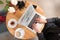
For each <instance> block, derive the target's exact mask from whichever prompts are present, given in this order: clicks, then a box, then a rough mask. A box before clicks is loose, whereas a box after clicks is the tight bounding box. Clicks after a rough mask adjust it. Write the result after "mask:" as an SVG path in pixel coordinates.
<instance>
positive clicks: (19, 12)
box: [6, 1, 45, 39]
mask: <svg viewBox="0 0 60 40" xmlns="http://www.w3.org/2000/svg"><path fill="white" fill-rule="evenodd" d="M31 3H32V2H28V1H26V2H25V8H23V9H22V10H19V9H18V8H16V7H15V8H16V9H17V10H16V12H15V13H14V14H13V13H10V12H8V13H7V16H6V26H7V25H8V21H9V20H10V19H12V18H14V19H16V20H17V21H18V20H19V18H20V17H21V15H22V14H23V13H24V12H25V10H26V8H27V7H28V6H29V4H31ZM32 4H34V5H37V4H35V3H32ZM35 10H36V11H37V12H38V13H40V14H42V15H45V14H44V12H43V10H42V9H41V8H40V7H39V6H38V5H37V8H36V9H35ZM43 26H44V25H43ZM7 28H8V30H9V32H10V33H11V34H12V35H13V36H14V33H15V30H16V29H17V28H23V29H24V30H25V33H26V34H25V36H24V38H22V39H31V38H34V37H36V34H35V33H33V32H31V31H30V30H28V29H27V28H26V27H24V26H22V25H19V24H17V26H16V27H15V28H9V27H8V26H7ZM40 30H41V29H40Z"/></svg>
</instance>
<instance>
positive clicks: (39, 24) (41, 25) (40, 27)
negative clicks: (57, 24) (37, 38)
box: [32, 18, 47, 33]
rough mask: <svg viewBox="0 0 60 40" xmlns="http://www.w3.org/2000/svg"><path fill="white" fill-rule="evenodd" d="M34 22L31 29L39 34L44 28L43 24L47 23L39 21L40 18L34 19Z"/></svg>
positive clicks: (42, 20)
mask: <svg viewBox="0 0 60 40" xmlns="http://www.w3.org/2000/svg"><path fill="white" fill-rule="evenodd" d="M35 22H36V23H34V24H32V28H33V29H34V30H35V31H36V32H38V33H41V32H42V30H43V28H44V25H45V23H47V21H46V20H45V19H41V18H36V19H35ZM38 26H39V27H38Z"/></svg>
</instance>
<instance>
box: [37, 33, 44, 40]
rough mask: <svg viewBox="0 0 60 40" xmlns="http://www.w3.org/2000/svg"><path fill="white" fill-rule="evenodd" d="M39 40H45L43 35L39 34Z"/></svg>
mask: <svg viewBox="0 0 60 40" xmlns="http://www.w3.org/2000/svg"><path fill="white" fill-rule="evenodd" d="M37 36H38V39H39V40H45V38H44V35H43V33H37Z"/></svg>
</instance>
